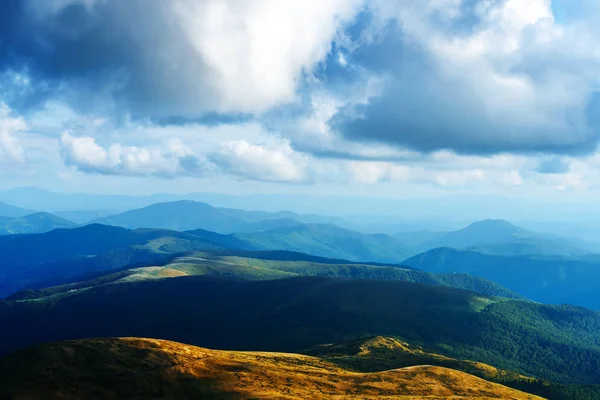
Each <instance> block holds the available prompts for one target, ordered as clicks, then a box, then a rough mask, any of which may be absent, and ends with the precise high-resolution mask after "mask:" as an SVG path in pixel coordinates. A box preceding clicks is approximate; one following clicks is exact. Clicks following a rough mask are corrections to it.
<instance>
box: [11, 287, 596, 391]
mask: <svg viewBox="0 0 600 400" xmlns="http://www.w3.org/2000/svg"><path fill="white" fill-rule="evenodd" d="M90 315H93V316H94V317H93V318H89V316H90ZM0 324H1V325H2V327H3V334H2V335H3V341H2V342H1V343H0V353H2V354H6V353H8V352H10V351H13V350H16V349H19V348H23V347H27V346H30V345H33V344H37V343H42V342H47V341H56V340H68V339H83V338H92V337H115V336H136V337H157V338H163V339H168V340H175V341H179V342H184V343H190V344H194V345H199V346H205V347H210V348H220V349H237V350H240V349H243V350H261V351H287V352H299V351H300V352H301V351H302V350H303V349H307V348H311V347H314V346H316V345H320V344H323V343H335V342H343V341H347V340H352V339H356V338H360V337H371V336H374V335H381V336H393V337H400V338H403V340H405V341H407V342H409V343H415V344H419V345H422V346H423V347H425V348H427V349H429V350H430V351H432V352H435V353H437V354H441V355H444V356H448V357H454V358H458V359H467V360H474V361H478V362H484V363H486V364H490V365H494V366H497V367H499V368H503V369H509V370H512V371H515V372H517V373H521V374H526V375H531V376H534V377H537V378H540V379H544V380H550V381H558V382H563V383H579V384H593V383H598V382H600V372H599V371H600V368H599V367H600V338H599V337H598V331H600V313H597V312H593V311H589V310H585V309H580V308H576V307H569V306H548V305H540V304H536V303H531V302H525V301H518V300H517V301H514V300H506V299H499V298H490V297H486V296H482V295H477V294H474V293H472V292H468V291H464V290H459V289H453V288H447V287H443V286H434V285H422V284H417V283H411V282H401V281H378V280H357V279H333V278H323V277H300V278H290V279H277V280H267V281H240V280H231V279H222V278H215V277H206V276H182V277H174V278H169V279H153V280H141V281H126V282H120V283H116V284H107V285H100V286H95V287H92V288H89V289H88V290H75V291H72V292H66V293H62V294H60V295H55V296H47V297H44V298H42V299H32V300H5V301H1V302H0Z"/></svg>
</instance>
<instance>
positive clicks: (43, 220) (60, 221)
mask: <svg viewBox="0 0 600 400" xmlns="http://www.w3.org/2000/svg"><path fill="white" fill-rule="evenodd" d="M76 226H77V224H75V223H74V222H71V221H68V220H66V219H64V218H61V217H58V216H56V215H53V214H49V213H44V212H39V213H34V214H28V215H25V216H23V217H14V218H10V217H4V218H0V235H14V234H31V233H45V232H50V231H51V230H54V229H68V228H74V227H76Z"/></svg>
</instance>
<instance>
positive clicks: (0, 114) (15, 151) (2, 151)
mask: <svg viewBox="0 0 600 400" xmlns="http://www.w3.org/2000/svg"><path fill="white" fill-rule="evenodd" d="M26 129H27V124H26V123H25V121H24V120H23V118H20V117H16V116H14V115H13V114H12V112H11V110H10V108H8V106H7V105H5V104H2V103H0V163H3V164H14V163H24V162H25V149H24V148H23V146H22V145H21V142H20V141H19V139H18V138H17V135H18V134H19V133H20V132H23V131H25V130H26Z"/></svg>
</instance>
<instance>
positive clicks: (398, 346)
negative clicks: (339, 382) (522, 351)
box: [306, 336, 600, 400]
mask: <svg viewBox="0 0 600 400" xmlns="http://www.w3.org/2000/svg"><path fill="white" fill-rule="evenodd" d="M306 353H307V354H310V355H313V356H316V357H319V358H321V359H323V360H326V361H329V362H331V363H334V364H336V365H339V366H341V367H342V368H347V369H352V370H354V371H360V372H374V371H384V370H388V369H393V368H406V367H410V366H413V365H434V366H438V367H445V368H451V369H454V370H458V371H462V372H466V373H469V374H472V375H475V376H478V377H480V378H483V379H486V380H488V381H491V382H496V383H501V384H503V385H506V386H509V387H512V388H515V389H519V390H522V391H525V392H528V393H532V394H536V395H538V396H542V397H544V398H548V399H552V400H576V399H597V398H600V386H594V385H562V384H557V383H553V382H548V381H543V380H539V379H535V378H532V377H529V376H525V375H521V374H518V373H515V372H513V371H510V370H502V369H498V368H495V367H493V366H491V365H487V364H484V363H480V362H475V361H469V360H459V359H456V358H451V357H447V356H443V355H440V354H435V353H432V352H429V351H427V350H424V349H423V348H421V347H419V346H414V345H411V344H409V343H407V342H405V341H402V340H400V339H397V338H390V337H382V336H378V337H375V338H369V339H359V340H354V341H351V342H346V343H340V344H328V345H322V346H317V347H315V348H314V349H311V350H309V351H307V352H306Z"/></svg>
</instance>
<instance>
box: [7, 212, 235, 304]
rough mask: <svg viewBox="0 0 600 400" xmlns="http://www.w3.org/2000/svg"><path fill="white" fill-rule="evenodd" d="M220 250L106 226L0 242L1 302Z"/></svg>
mask: <svg viewBox="0 0 600 400" xmlns="http://www.w3.org/2000/svg"><path fill="white" fill-rule="evenodd" d="M219 248H223V246H221V245H220V244H218V243H215V242H213V241H208V240H205V239H202V238H200V237H198V236H194V235H190V234H187V233H182V232H174V231H167V230H160V229H140V230H135V231H132V230H128V229H124V228H120V227H113V226H105V225H98V224H94V225H88V226H84V227H80V228H74V229H57V230H53V231H51V232H47V233H42V234H33V235H10V236H0V254H2V257H1V258H0V296H6V295H8V294H10V293H12V292H14V291H16V290H19V289H21V288H23V287H39V286H40V285H43V286H48V285H51V284H56V283H58V282H61V281H63V280H64V279H65V278H68V277H73V276H77V275H80V274H83V273H92V272H95V271H103V270H109V269H115V268H120V267H123V266H125V265H129V264H132V263H138V262H150V261H154V260H157V259H161V258H164V257H166V256H168V255H171V254H175V253H180V252H184V251H191V250H209V249H219Z"/></svg>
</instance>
